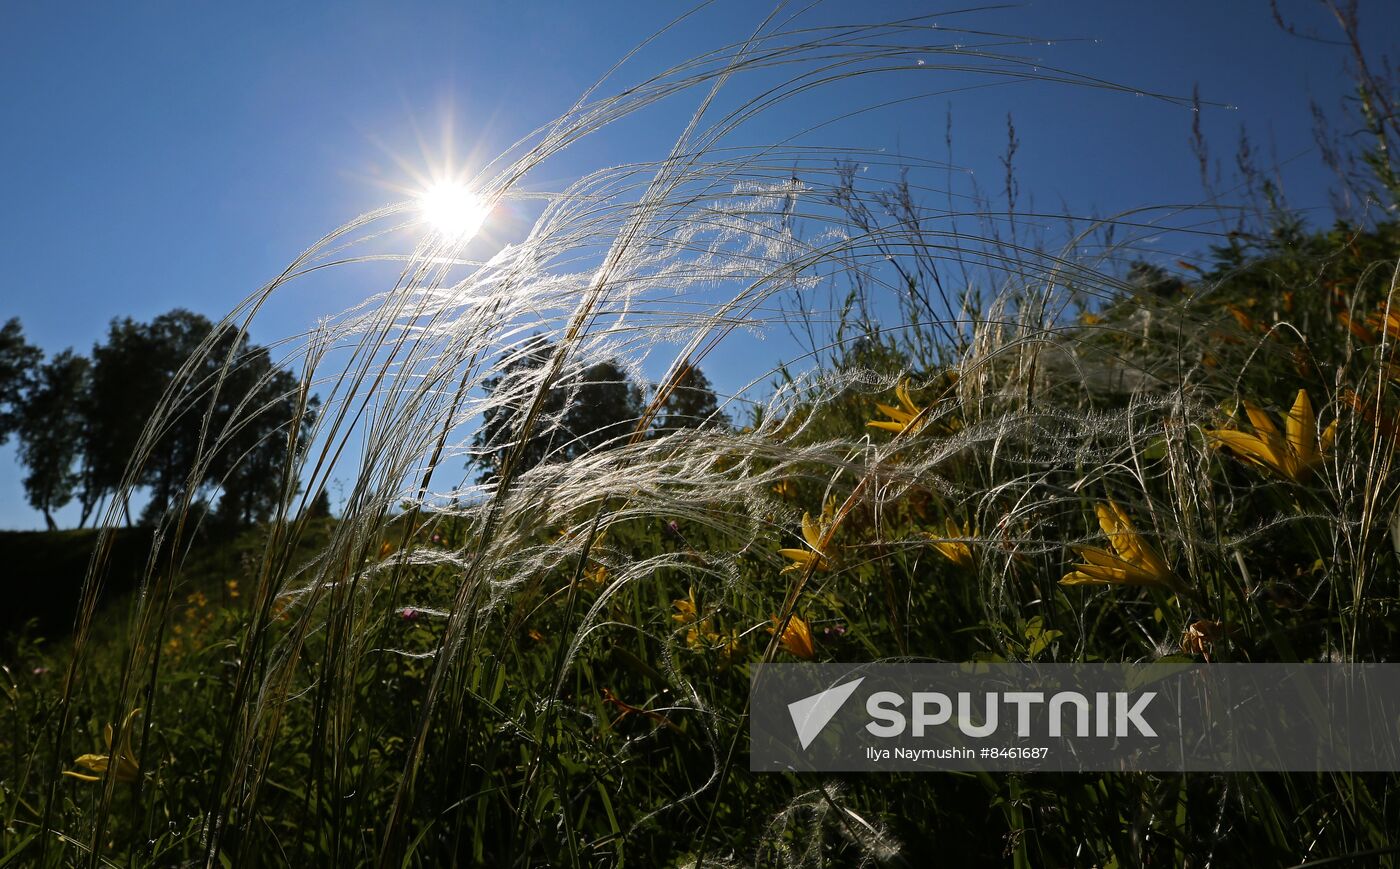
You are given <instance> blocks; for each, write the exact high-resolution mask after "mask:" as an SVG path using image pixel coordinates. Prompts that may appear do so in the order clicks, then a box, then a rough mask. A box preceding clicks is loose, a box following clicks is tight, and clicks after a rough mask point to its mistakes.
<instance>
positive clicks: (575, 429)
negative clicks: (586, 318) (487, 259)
mask: <svg viewBox="0 0 1400 869" xmlns="http://www.w3.org/2000/svg"><path fill="white" fill-rule="evenodd" d="M554 352H555V345H554V344H553V342H551V341H549V340H548V339H546V338H543V337H541V336H535V337H533V338H531V339H529V341H528V342H527V343H526V344H525V345H524V347H523V348H521V350H520V352H518V353H516V354H514V355H513V357H512V358H511V359H510V360H509V361H508V362H506V363H505V364H504V366H503V367H502V368H501V372H500V374H498V375H496V376H495V377H493V378H490V379H488V380H487V381H486V384H485V386H486V391H487V392H488V393H489V394H490V395H491V396H492V397H493V398H495V399H496V400H497V402H498V403H495V404H493V405H492V406H491V407H489V408H487V410H486V412H485V413H484V414H483V418H482V423H481V427H480V428H478V429H477V431H476V434H475V435H474V436H473V438H472V463H473V464H474V465H476V467H477V468H478V469H479V470H480V472H481V473H480V479H481V480H482V482H488V481H494V480H495V479H497V478H498V477H499V476H500V474H501V471H502V470H503V465H504V463H505V461H506V458H507V456H509V455H510V453H511V450H512V449H513V448H515V438H516V437H517V432H518V431H519V429H520V426H521V423H522V422H523V418H524V415H525V414H527V413H528V411H529V406H530V402H531V401H532V399H533V398H534V395H535V392H536V389H537V387H538V383H539V378H540V377H542V376H544V374H545V372H546V370H547V368H546V366H547V363H548V362H549V360H550V358H551V357H552V356H553V355H554ZM654 399H655V396H654V395H648V394H647V393H646V392H644V391H643V390H642V389H641V388H639V387H638V386H637V385H636V384H634V383H632V382H631V381H630V380H629V378H628V377H627V373H626V372H625V371H624V370H623V369H622V367H621V366H620V365H619V364H618V363H617V362H616V361H615V360H611V359H609V360H606V361H603V362H598V363H595V364H593V365H590V366H588V367H587V368H585V369H583V370H582V371H580V372H577V373H576V374H574V375H573V376H571V377H565V378H560V379H559V380H558V381H557V382H554V383H551V384H549V389H548V391H547V392H546V393H545V398H544V401H543V404H542V406H541V407H540V410H539V413H538V416H537V418H536V424H535V425H534V426H533V427H532V433H531V435H530V438H529V440H528V441H527V442H526V443H525V444H524V445H523V446H522V447H521V448H520V456H519V458H518V459H517V462H518V465H517V468H516V470H517V471H526V470H529V469H530V468H533V467H535V466H536V465H538V464H540V463H542V462H545V461H567V460H569V459H573V458H576V457H578V456H581V455H584V454H585V453H590V452H594V451H596V450H599V449H606V448H608V447H610V446H615V445H617V444H619V443H622V442H625V441H626V439H627V438H628V437H629V436H630V435H631V434H632V433H633V432H634V431H635V430H636V427H637V423H638V421H639V420H640V419H641V418H642V415H643V414H644V413H645V412H646V409H647V406H648V405H649V404H650V403H651V402H652V401H653V400H654ZM728 424H729V419H728V417H727V416H725V415H724V414H723V413H722V412H721V411H720V409H719V402H718V401H717V400H716V398H715V392H714V388H713V387H712V386H711V385H710V381H709V378H707V377H706V376H705V374H704V372H702V371H701V370H700V369H699V368H690V369H688V370H687V371H686V372H685V374H684V375H683V376H682V377H681V378H680V379H679V380H678V381H677V383H676V385H675V388H674V389H672V390H671V392H670V394H669V395H667V396H666V397H665V399H664V400H663V401H661V403H660V406H659V407H658V408H657V411H656V414H655V416H654V418H653V419H652V420H651V424H650V425H649V426H648V429H647V433H648V434H649V435H651V436H659V435H664V434H668V433H670V432H674V431H678V430H680V429H686V428H702V427H705V426H713V425H728Z"/></svg>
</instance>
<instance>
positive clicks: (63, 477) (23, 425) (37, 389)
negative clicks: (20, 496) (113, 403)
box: [18, 349, 90, 531]
mask: <svg viewBox="0 0 1400 869" xmlns="http://www.w3.org/2000/svg"><path fill="white" fill-rule="evenodd" d="M89 368H90V365H89V363H88V360H87V359H86V358H84V357H82V356H78V355H76V354H75V353H73V351H72V350H71V349H70V350H64V351H63V352H62V353H59V354H58V355H57V356H55V357H54V358H53V359H52V360H50V361H49V362H48V363H46V364H44V365H42V366H40V368H39V371H38V375H37V377H35V380H34V384H33V386H32V387H31V388H30V390H29V393H28V395H27V396H26V399H25V402H24V404H23V406H22V408H21V413H20V419H19V426H18V432H19V460H20V462H21V463H22V464H23V465H24V466H25V468H27V469H28V470H29V473H28V474H27V475H26V476H25V478H24V492H25V495H26V496H27V497H28V499H29V504H30V506H32V507H33V508H34V509H36V510H40V511H42V512H43V514H44V523H45V524H46V525H47V526H48V528H49V530H50V531H52V530H55V529H56V528H57V527H58V526H57V525H56V524H55V523H54V521H53V511H54V510H57V509H58V508H60V507H62V506H63V505H65V504H67V503H68V502H69V501H70V500H72V498H73V490H74V489H75V488H76V487H77V484H78V479H79V477H78V473H77V471H76V470H75V465H76V463H77V459H78V455H79V452H80V450H81V447H82V440H83V437H82V436H83V398H84V395H85V394H86V391H87V381H88V372H89ZM85 518H86V517H85Z"/></svg>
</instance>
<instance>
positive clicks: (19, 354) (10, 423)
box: [0, 317, 44, 444]
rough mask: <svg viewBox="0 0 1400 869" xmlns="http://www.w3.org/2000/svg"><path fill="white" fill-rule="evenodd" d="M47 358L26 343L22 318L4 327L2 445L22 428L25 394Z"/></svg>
mask: <svg viewBox="0 0 1400 869" xmlns="http://www.w3.org/2000/svg"><path fill="white" fill-rule="evenodd" d="M43 358H44V354H43V352H42V351H40V350H39V348H38V347H35V346H33V345H31V344H30V343H29V342H28V341H25V340H24V330H23V329H21V328H20V325H19V318H18V317H12V318H10V320H8V321H7V322H6V323H5V325H4V326H3V327H0V444H4V443H5V442H6V441H8V440H9V438H10V433H11V432H13V431H15V429H16V428H18V426H19V421H20V414H21V407H22V406H23V404H24V395H25V392H26V391H28V389H29V386H30V384H31V383H32V382H33V379H34V369H35V367H36V366H38V365H39V363H40V361H41V360H42V359H43Z"/></svg>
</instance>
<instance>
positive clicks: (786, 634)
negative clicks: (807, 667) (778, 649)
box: [768, 613, 817, 661]
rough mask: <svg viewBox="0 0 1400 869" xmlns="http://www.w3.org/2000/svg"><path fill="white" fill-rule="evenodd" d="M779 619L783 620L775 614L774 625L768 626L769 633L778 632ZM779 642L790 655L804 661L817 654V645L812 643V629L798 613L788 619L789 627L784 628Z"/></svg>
mask: <svg viewBox="0 0 1400 869" xmlns="http://www.w3.org/2000/svg"><path fill="white" fill-rule="evenodd" d="M779 621H781V620H780V619H779V618H778V617H777V616H773V625H772V626H771V627H770V628H768V633H770V634H772V633H776V632H777V630H778V623H779ZM778 642H779V643H781V644H782V646H783V649H784V650H785V651H786V652H787V653H788V654H789V655H793V656H795V657H798V658H801V659H802V660H804V661H810V660H812V658H814V657H816V655H817V649H816V646H814V645H813V644H812V629H811V628H810V627H808V625H807V623H806V622H805V621H803V620H802V618H801V617H800V616H798V615H797V614H796V613H793V615H792V618H790V619H788V623H787V627H786V628H784V629H783V635H782V636H781V637H779V638H778Z"/></svg>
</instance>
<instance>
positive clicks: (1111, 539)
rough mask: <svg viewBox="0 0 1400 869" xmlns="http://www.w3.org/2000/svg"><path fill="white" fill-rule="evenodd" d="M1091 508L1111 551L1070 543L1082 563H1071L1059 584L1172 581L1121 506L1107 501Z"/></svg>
mask: <svg viewBox="0 0 1400 869" xmlns="http://www.w3.org/2000/svg"><path fill="white" fill-rule="evenodd" d="M1094 512H1096V513H1097V514H1098V516H1099V527H1100V528H1102V529H1103V532H1104V533H1105V534H1107V535H1108V544H1109V546H1111V547H1112V550H1113V551H1111V552H1110V551H1109V550H1107V549H1099V548H1097V547H1093V546H1075V547H1073V549H1074V551H1075V553H1076V554H1078V555H1079V557H1080V558H1082V559H1084V563H1083V564H1076V565H1073V569H1072V570H1071V571H1070V572H1069V573H1067V574H1065V575H1064V578H1063V579H1061V580H1060V584H1061V585H1165V586H1175V585H1176V576H1175V575H1174V574H1173V573H1172V571H1171V568H1170V567H1168V566H1167V562H1166V560H1164V559H1163V558H1162V556H1161V555H1158V554H1157V550H1155V549H1153V548H1152V547H1151V546H1149V545H1148V544H1147V542H1146V541H1145V540H1143V539H1142V536H1141V535H1139V534H1138V533H1137V529H1135V528H1133V523H1132V522H1131V521H1129V519H1128V514H1127V513H1125V512H1124V511H1123V508H1122V507H1120V506H1118V505H1117V504H1116V503H1114V502H1113V501H1109V502H1108V503H1106V504H1096V505H1095V506H1094Z"/></svg>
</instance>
